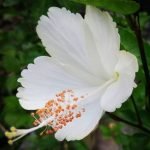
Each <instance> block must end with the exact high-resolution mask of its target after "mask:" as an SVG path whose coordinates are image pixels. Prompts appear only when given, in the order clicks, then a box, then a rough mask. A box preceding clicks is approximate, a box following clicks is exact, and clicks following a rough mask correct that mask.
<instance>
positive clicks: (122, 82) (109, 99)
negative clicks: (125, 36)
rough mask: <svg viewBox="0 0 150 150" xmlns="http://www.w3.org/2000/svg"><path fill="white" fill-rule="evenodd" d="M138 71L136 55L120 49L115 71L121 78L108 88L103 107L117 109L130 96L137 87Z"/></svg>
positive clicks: (102, 103)
mask: <svg viewBox="0 0 150 150" xmlns="http://www.w3.org/2000/svg"><path fill="white" fill-rule="evenodd" d="M137 71H138V62H137V59H136V57H135V56H134V55H132V54H131V53H129V52H126V51H120V53H119V60H118V63H117V64H116V67H115V72H117V73H118V74H119V78H118V80H117V81H116V82H114V83H113V84H111V85H110V86H109V87H108V88H107V90H106V91H105V93H104V95H103V96H102V99H101V107H102V108H103V109H104V110H105V111H108V112H113V111H115V109H116V108H119V107H121V105H122V103H123V102H125V101H126V100H127V99H128V98H129V97H130V95H131V94H132V91H133V88H135V87H136V86H135V85H136V84H135V82H134V78H135V73H136V72H137Z"/></svg>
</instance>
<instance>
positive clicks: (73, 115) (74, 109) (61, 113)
mask: <svg viewBox="0 0 150 150" xmlns="http://www.w3.org/2000/svg"><path fill="white" fill-rule="evenodd" d="M83 98H84V96H75V94H74V92H73V90H71V89H68V90H63V91H62V92H60V93H57V94H56V97H55V98H54V99H51V100H49V101H48V102H47V103H46V104H45V107H44V108H42V109H39V110H37V111H36V112H35V114H32V116H33V117H34V118H35V121H34V123H33V124H34V125H35V126H37V125H39V124H40V123H41V122H43V121H45V120H46V119H48V118H49V119H50V120H51V121H49V122H47V126H48V129H47V130H46V131H45V134H52V133H54V132H57V131H58V130H59V129H62V128H63V127H64V126H66V125H67V124H68V123H69V122H72V121H73V120H74V119H77V118H79V117H82V113H84V112H85V108H80V107H79V106H78V102H79V101H80V100H81V99H83ZM35 115H36V116H37V117H35Z"/></svg>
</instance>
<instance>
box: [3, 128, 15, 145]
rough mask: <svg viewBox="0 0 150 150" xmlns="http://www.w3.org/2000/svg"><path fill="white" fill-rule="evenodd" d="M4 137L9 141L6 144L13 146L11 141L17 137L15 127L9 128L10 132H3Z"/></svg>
mask: <svg viewBox="0 0 150 150" xmlns="http://www.w3.org/2000/svg"><path fill="white" fill-rule="evenodd" d="M5 136H6V137H7V138H8V139H10V140H8V144H10V145H12V144H13V141H12V140H11V139H12V138H14V137H16V136H17V133H16V128H15V127H11V128H10V131H6V132H5Z"/></svg>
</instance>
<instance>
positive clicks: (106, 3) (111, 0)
mask: <svg viewBox="0 0 150 150" xmlns="http://www.w3.org/2000/svg"><path fill="white" fill-rule="evenodd" d="M72 1H74V2H78V3H82V4H86V5H93V6H98V7H100V8H104V9H107V10H110V11H114V12H117V13H121V14H125V15H127V14H132V13H134V12H136V11H137V10H138V9H139V4H138V3H136V2H135V1H132V0H72Z"/></svg>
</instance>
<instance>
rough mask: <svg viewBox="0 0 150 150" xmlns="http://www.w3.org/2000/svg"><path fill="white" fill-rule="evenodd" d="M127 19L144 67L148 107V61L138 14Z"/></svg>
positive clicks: (149, 98) (149, 75)
mask: <svg viewBox="0 0 150 150" xmlns="http://www.w3.org/2000/svg"><path fill="white" fill-rule="evenodd" d="M127 21H128V22H129V24H130V26H131V28H132V30H133V31H134V32H135V35H136V38H137V41H138V46H139V51H140V56H141V60H142V64H143V69H144V74H145V79H146V87H145V88H146V89H145V93H146V106H147V108H149V109H150V92H149V91H150V74H149V69H148V63H147V59H146V54H145V49H144V43H143V39H142V34H141V28H140V23H139V15H138V14H137V17H136V16H134V17H133V16H127Z"/></svg>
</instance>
